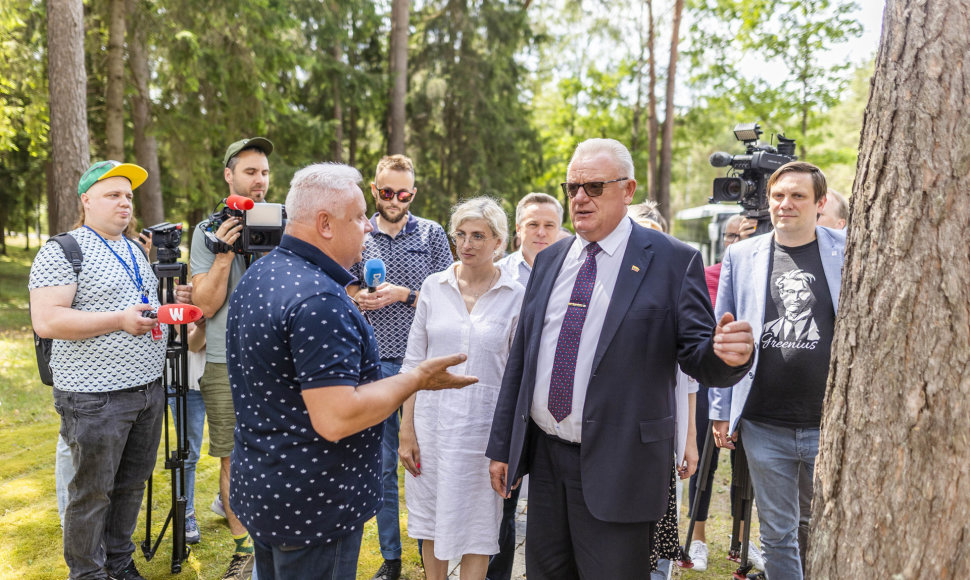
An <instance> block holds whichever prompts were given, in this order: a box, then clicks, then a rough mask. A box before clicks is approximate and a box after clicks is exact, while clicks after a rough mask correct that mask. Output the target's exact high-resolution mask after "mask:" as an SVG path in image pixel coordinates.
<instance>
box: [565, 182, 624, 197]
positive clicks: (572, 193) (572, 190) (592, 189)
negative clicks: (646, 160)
mask: <svg viewBox="0 0 970 580" xmlns="http://www.w3.org/2000/svg"><path fill="white" fill-rule="evenodd" d="M628 179H630V178H629V177H621V178H619V179H611V180H609V181H587V182H586V183H560V184H559V186H560V187H562V192H563V193H564V194H566V197H568V198H570V199H572V198H574V197H576V194H577V193H579V188H580V187H582V188H583V191H585V192H586V195H588V196H589V197H599V196H601V195H603V186H604V185H606V184H607V183H616V182H617V181H626V180H628Z"/></svg>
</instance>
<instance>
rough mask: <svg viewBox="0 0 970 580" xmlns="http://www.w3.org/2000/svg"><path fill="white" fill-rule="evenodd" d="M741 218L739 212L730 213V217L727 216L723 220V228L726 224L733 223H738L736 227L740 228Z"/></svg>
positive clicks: (726, 226)
mask: <svg viewBox="0 0 970 580" xmlns="http://www.w3.org/2000/svg"><path fill="white" fill-rule="evenodd" d="M743 219H744V216H743V215H741V214H739V213H736V214H734V215H732V216H731V217H729V218H728V219H727V220H726V221H725V222H724V229H727V228H728V226H730V225H733V224H738V227H739V228H740V227H741V220H743Z"/></svg>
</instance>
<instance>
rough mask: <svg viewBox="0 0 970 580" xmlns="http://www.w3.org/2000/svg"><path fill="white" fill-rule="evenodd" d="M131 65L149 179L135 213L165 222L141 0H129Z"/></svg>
mask: <svg viewBox="0 0 970 580" xmlns="http://www.w3.org/2000/svg"><path fill="white" fill-rule="evenodd" d="M127 8H128V21H129V22H130V23H131V25H130V26H129V27H128V66H129V68H130V69H131V78H132V81H133V83H134V85H135V94H133V95H132V96H131V121H132V125H133V127H134V140H135V160H136V161H137V163H138V165H141V166H142V167H144V168H145V170H146V171H148V179H147V180H145V183H143V184H142V185H141V187H139V188H138V189H136V190H135V198H136V199H137V203H136V204H135V213H136V214H137V215H138V219H139V220H140V221H141V225H142V226H143V227H147V226H153V225H155V224H158V223H161V222H163V221H165V205H164V202H163V201H162V178H161V169H160V167H159V164H158V142H157V141H156V140H155V136H154V135H153V134H152V124H153V123H152V109H151V107H152V102H151V96H150V94H149V92H148V80H149V78H150V77H151V69H150V68H149V64H148V41H147V34H146V31H145V28H146V26H147V22H148V21H147V18H148V15H147V14H146V13H145V12H146V11H145V10H144V6H143V5H142V4H141V0H128V7H127Z"/></svg>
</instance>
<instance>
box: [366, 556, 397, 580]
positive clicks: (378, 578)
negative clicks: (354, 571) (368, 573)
mask: <svg viewBox="0 0 970 580" xmlns="http://www.w3.org/2000/svg"><path fill="white" fill-rule="evenodd" d="M371 580H401V561H400V560H384V563H383V564H381V568H380V570H378V571H377V573H376V574H374V577H373V578H371Z"/></svg>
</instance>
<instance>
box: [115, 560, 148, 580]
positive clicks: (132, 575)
mask: <svg viewBox="0 0 970 580" xmlns="http://www.w3.org/2000/svg"><path fill="white" fill-rule="evenodd" d="M108 580H145V577H144V576H142V575H141V574H139V573H138V568H135V563H134V562H132V563H130V564H128V565H127V566H125V568H124V569H123V570H120V571H118V572H108Z"/></svg>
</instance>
